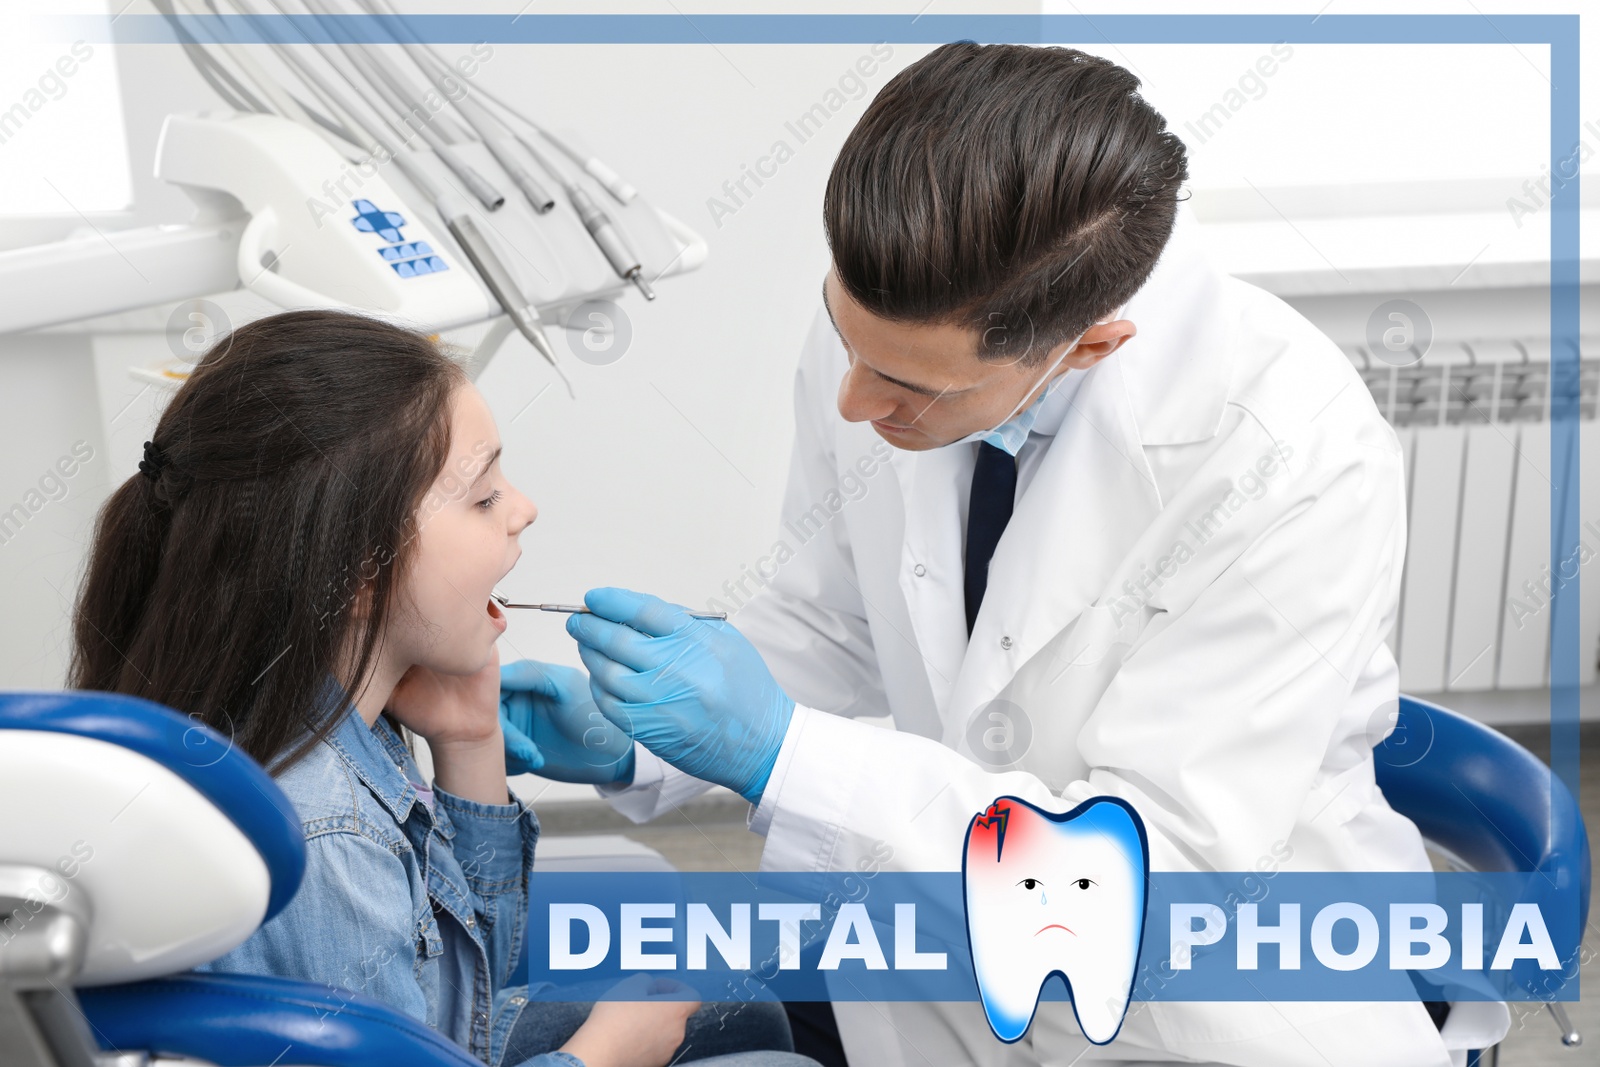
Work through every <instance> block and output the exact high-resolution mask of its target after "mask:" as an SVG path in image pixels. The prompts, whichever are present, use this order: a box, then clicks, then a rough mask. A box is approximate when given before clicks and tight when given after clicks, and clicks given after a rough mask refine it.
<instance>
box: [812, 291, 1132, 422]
mask: <svg viewBox="0 0 1600 1067" xmlns="http://www.w3.org/2000/svg"><path fill="white" fill-rule="evenodd" d="M822 298H823V303H824V304H825V306H826V307H827V309H828V313H829V315H830V316H831V317H832V318H833V326H834V329H835V330H837V331H838V332H839V339H840V341H841V342H843V344H844V348H845V352H846V353H847V354H848V356H849V359H850V369H849V370H847V371H846V372H845V375H844V378H843V379H842V380H841V381H840V382H839V414H840V415H842V416H844V418H845V419H846V421H849V422H870V423H872V428H873V429H874V430H876V431H877V432H878V434H879V436H881V437H882V438H883V439H884V440H885V441H887V442H889V443H890V444H891V445H894V446H895V447H896V448H904V449H908V450H910V451H913V452H920V451H923V450H926V449H930V448H939V447H941V446H943V445H947V444H949V443H950V442H952V441H958V440H960V439H961V438H963V437H966V436H967V435H968V434H971V433H976V432H978V431H980V430H987V429H990V428H992V427H994V426H996V425H998V424H1000V423H1002V422H1004V421H1005V420H1006V418H1007V417H1008V416H1009V415H1010V414H1011V413H1012V412H1013V411H1019V410H1022V409H1024V408H1026V407H1027V405H1028V404H1031V403H1032V402H1033V401H1034V399H1035V398H1036V397H1037V396H1038V395H1039V394H1040V393H1042V392H1044V390H1045V389H1046V388H1048V387H1049V385H1050V382H1051V381H1052V380H1054V379H1055V378H1058V377H1060V376H1061V375H1063V374H1066V373H1067V372H1068V371H1071V370H1085V369H1087V368H1089V367H1092V366H1094V364H1096V363H1098V362H1099V361H1100V360H1102V359H1104V358H1105V357H1106V356H1109V355H1110V354H1111V353H1112V352H1115V351H1116V350H1117V349H1118V348H1119V347H1121V345H1122V343H1123V342H1124V341H1126V340H1127V339H1128V338H1130V337H1132V336H1133V335H1134V327H1133V323H1131V322H1129V321H1127V320H1126V319H1119V320H1117V321H1115V322H1103V323H1097V324H1095V325H1094V326H1092V327H1090V328H1089V331H1088V332H1087V333H1085V334H1084V335H1083V337H1082V338H1080V339H1079V340H1078V341H1077V342H1076V343H1075V344H1074V343H1073V342H1071V341H1066V342H1063V343H1062V344H1061V345H1059V346H1058V347H1056V348H1054V349H1052V350H1051V351H1050V353H1049V354H1048V355H1047V356H1046V357H1045V358H1044V359H1043V360H1036V361H1032V362H1030V363H1029V364H1028V365H1026V366H1024V365H1023V364H1021V363H1019V362H1016V361H1014V360H1001V361H998V362H994V361H989V362H986V361H984V360H980V359H979V358H978V357H977V351H978V342H979V341H980V340H981V337H980V334H979V332H978V331H975V330H969V329H966V328H964V327H961V326H956V325H948V324H947V325H927V324H921V323H916V324H908V323H901V322H892V321H890V320H888V319H885V318H880V317H879V316H877V315H874V314H872V313H871V312H870V311H868V310H867V309H866V308H864V307H862V306H861V305H860V304H858V303H856V301H855V300H854V299H852V298H851V297H850V295H849V294H848V293H847V292H845V289H844V286H842V285H840V284H839V279H838V278H837V277H835V276H834V273H833V271H831V270H830V271H829V272H828V276H827V277H826V278H825V279H823V283H822ZM1063 352H1065V353H1066V355H1065V358H1062V354H1063ZM1058 359H1059V360H1060V365H1059V366H1057V367H1056V369H1055V370H1054V371H1053V372H1050V373H1049V374H1048V376H1045V375H1046V372H1047V371H1049V369H1050V367H1051V365H1052V364H1054V363H1056V361H1057V360H1058Z"/></svg>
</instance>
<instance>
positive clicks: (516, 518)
mask: <svg viewBox="0 0 1600 1067" xmlns="http://www.w3.org/2000/svg"><path fill="white" fill-rule="evenodd" d="M536 515H537V511H536V509H535V508H534V506H533V504H532V502H530V501H529V500H528V499H527V498H526V497H524V496H523V495H522V494H521V493H519V492H518V491H517V490H516V489H515V488H514V487H513V486H512V485H511V484H510V482H508V481H507V480H506V477H505V474H504V473H503V471H502V470H501V465H500V436H499V433H498V431H497V430H496V428H495V423H494V419H493V418H492V417H491V416H490V413H489V409H488V406H487V405H486V404H485V403H484V400H483V397H482V396H481V395H479V393H478V391H477V389H476V388H474V387H473V386H472V384H471V383H470V382H469V381H467V379H466V377H465V375H464V374H463V373H462V371H461V370H460V368H459V367H458V366H457V365H456V364H455V363H454V362H453V361H452V360H451V359H450V358H449V357H448V356H447V355H445V354H444V353H443V352H441V351H440V350H439V349H438V348H437V347H436V346H435V345H434V344H433V343H432V342H431V341H430V340H428V339H427V338H425V337H423V336H421V335H419V334H416V333H412V332H409V331H407V330H403V329H400V328H398V327H395V326H391V325H388V324H385V323H382V322H379V321H376V320H373V319H367V318H363V317H359V316H355V315H347V314H342V313H337V312H326V311H314V312H313V311H307V312H291V313H287V314H282V315H277V316H274V317H272V318H267V319H262V320H259V321H257V322H253V323H251V324H249V325H247V326H245V327H243V328H241V329H239V330H236V331H234V332H233V333H232V334H231V335H230V336H227V337H225V338H223V339H222V340H221V341H219V342H218V344H217V345H216V346H215V347H214V348H213V349H212V350H211V351H210V352H208V353H207V354H206V356H205V358H204V359H203V360H201V362H200V363H199V365H198V366H197V367H196V368H195V370H194V373H193V374H192V375H191V376H190V378H189V380H188V381H187V382H186V383H184V385H183V386H182V388H180V389H179V390H178V393H177V396H176V397H175V398H174V399H173V401H172V403H171V405H170V406H169V407H168V408H167V410H166V412H165V413H164V414H163V415H162V417H161V421H160V423H159V425H158V426H157V427H156V431H155V435H154V438H153V439H152V440H151V441H150V442H147V443H146V445H145V458H144V460H143V462H141V463H140V464H139V473H138V474H136V475H134V476H133V477H131V478H129V479H128V480H127V481H126V482H125V483H124V484H123V485H122V486H120V487H119V488H118V489H117V490H116V491H115V492H114V493H113V494H112V496H111V499H110V500H109V501H108V502H107V503H106V505H105V507H104V509H103V510H102V511H101V513H100V516H99V521H98V524H97V526H96V529H95V539H94V546H93V551H92V554H91V558H90V562H89V570H88V574H87V577H86V579H85V581H84V585H83V588H82V591H81V593H80V596H79V601H78V605H77V614H76V616H75V624H74V636H75V642H76V645H75V650H74V656H73V663H72V674H71V684H72V685H73V687H75V688H80V689H102V690H114V691H117V692H122V693H129V694H132V695H134V696H139V697H144V698H146V699H149V700H154V701H158V702H160V703H162V704H165V705H167V706H169V707H172V708H175V709H177V710H178V711H181V712H186V713H188V714H190V715H193V716H195V717H196V718H199V719H201V720H202V721H204V722H205V723H206V724H208V725H210V726H211V727H213V728H215V729H216V730H217V731H219V732H220V733H222V734H223V735H224V736H226V737H229V738H231V739H232V741H233V743H234V744H236V745H238V746H239V747H241V748H242V749H243V750H244V751H245V752H247V753H249V754H250V755H251V756H252V757H254V758H255V759H256V760H257V762H259V763H261V764H262V765H263V766H265V767H266V768H267V769H268V771H269V772H271V773H272V775H273V776H274V777H275V778H276V779H277V781H278V783H279V785H281V786H282V788H283V790H284V792H285V793H286V794H287V795H288V797H289V799H290V800H291V801H292V802H293V804H294V806H295V808H296V810H297V812H298V813H299V815H300V818H301V820H302V825H303V827H304V830H305V837H306V852H307V857H306V873H305V880H304V882H303V883H302V884H301V886H300V889H299V891H298V893H297V894H296V895H295V897H294V899H293V901H291V902H290V904H289V906H288V907H287V908H285V909H284V911H283V912H282V913H281V914H279V915H278V916H276V917H275V918H274V919H273V920H272V921H271V922H268V923H267V924H265V925H264V926H262V927H261V928H260V929H259V930H257V931H256V933H255V934H253V935H252V936H251V937H250V938H249V939H248V940H247V941H245V942H244V944H242V945H240V946H239V947H238V948H236V949H234V950H233V951H232V952H229V953H228V954H227V955H225V956H223V957H222V958H221V959H219V960H216V961H214V962H213V963H211V964H209V965H208V966H207V967H205V968H202V969H203V970H216V971H231V972H249V973H258V974H271V975H280V976H283V977H290V978H298V979H304V980H310V981H317V982H325V983H328V984H331V985H335V986H340V987H343V988H344V989H348V990H352V991H354V992H356V993H360V994H365V995H366V996H369V997H373V998H376V999H378V1000H380V1001H384V1002H386V1003H388V1004H390V1005H392V1006H393V1007H395V1008H397V1009H399V1010H401V1011H404V1012H406V1013H407V1014H409V1015H412V1016H414V1017H415V1018H417V1019H419V1020H421V1021H423V1022H425V1023H427V1024H429V1025H430V1026H433V1027H434V1028H435V1029H437V1030H438V1031H439V1032H440V1033H442V1034H445V1035H447V1036H448V1037H450V1038H451V1039H453V1040H454V1041H456V1042H457V1043H458V1044H460V1045H461V1046H462V1047H463V1048H465V1049H466V1050H467V1051H468V1052H470V1053H471V1054H472V1055H473V1056H475V1057H477V1058H478V1059H479V1060H482V1061H483V1062H484V1063H485V1064H486V1065H489V1067H512V1065H516V1064H527V1065H537V1067H547V1065H548V1067H555V1065H563V1067H571V1065H572V1064H575V1063H576V1064H580V1065H587V1067H662V1065H664V1064H666V1063H668V1062H669V1061H671V1060H673V1059H674V1058H675V1057H678V1058H681V1059H683V1060H694V1059H702V1058H703V1057H706V1056H710V1055H715V1054H719V1053H722V1054H725V1053H730V1052H735V1051H736V1050H789V1049H792V1048H793V1045H792V1043H791V1038H790V1035H789V1030H788V1025H787V1022H786V1021H785V1017H784V1015H783V1012H782V1009H781V1007H779V1006H778V1005H775V1004H766V1005H758V1004H745V1005H741V1006H739V1007H738V1008H737V1010H731V1009H732V1006H728V1007H729V1009H730V1010H724V1011H720V1012H719V1011H717V1010H716V1009H714V1008H712V1007H706V1008H703V1009H700V1010H699V1011H697V1010H696V1009H697V1008H698V1007H699V1005H698V1004H697V1003H695V1002H694V1001H693V1000H687V999H671V998H669V997H668V996H665V995H662V994H665V993H670V992H672V990H671V989H668V988H658V987H662V986H665V985H666V984H664V983H653V982H651V981H650V980H649V979H646V978H643V977H638V978H635V979H632V980H630V982H631V985H630V986H629V991H631V992H637V994H638V996H637V998H635V999H634V1000H629V1001H623V1000H613V999H608V1000H603V1001H601V1002H599V1003H597V1004H595V1005H593V1007H592V1008H587V1009H585V1010H584V1011H580V1012H578V1013H577V1016H576V1018H574V1012H573V1009H572V1007H571V1006H568V1005H552V1006H546V1005H543V1004H541V1003H540V1002H539V1001H538V1000H537V999H533V1000H531V1001H530V997H529V990H528V989H527V987H525V986H512V985H507V978H508V977H509V976H510V975H511V974H512V973H513V971H514V970H515V968H516V966H517V963H518V961H519V959H520V956H521V954H522V953H523V952H524V951H526V949H525V943H524V937H525V927H526V925H527V907H528V896H527V880H528V876H529V872H530V869H531V868H532V866H533V858H534V845H535V843H536V841H537V840H538V837H539V824H538V821H537V820H536V819H535V818H534V815H533V812H532V811H531V810H530V809H529V808H528V807H527V806H526V805H525V804H523V803H522V801H520V800H519V799H518V798H516V797H515V796H512V795H511V794H510V793H509V792H508V790H507V788H506V765H505V752H504V747H503V745H504V742H503V740H502V736H501V731H500V722H499V677H500V675H499V660H498V656H497V653H496V648H495V642H496V639H497V638H498V637H499V636H500V635H501V633H503V632H504V631H505V626H506V624H505V619H504V617H503V616H502V615H501V613H500V611H499V609H498V607H496V606H495V605H494V604H493V603H492V602H491V601H490V598H489V594H490V592H491V590H493V588H494V586H495V584H496V583H497V582H499V581H500V579H501V578H502V577H504V576H505V574H506V572H508V571H509V570H511V568H512V567H513V566H514V565H515V564H516V562H517V559H518V557H519V556H520V555H521V551H522V550H521V549H520V548H519V547H518V545H517V538H518V535H520V534H521V533H522V531H523V530H524V529H526V528H527V526H528V525H529V524H530V523H532V522H533V520H534V518H535V517H536ZM400 727H405V728H408V729H409V730H410V731H411V732H412V733H414V734H416V735H419V736H421V737H423V738H424V739H426V741H427V742H428V748H429V750H430V751H431V753H432V755H433V767H434V777H433V782H432V783H431V786H430V784H429V783H426V782H424V781H423V778H422V775H421V774H420V772H419V771H418V768H417V764H416V762H415V760H414V759H413V758H412V755H411V752H410V750H409V745H408V743H407V741H406V740H404V739H403V735H402V734H401V732H400V730H399V728H400ZM679 992H680V993H681V987H680V988H679ZM653 994H654V995H653ZM580 1024H581V1025H580ZM680 1046H686V1047H683V1048H681V1051H680ZM716 1062H718V1063H719V1064H734V1063H737V1064H740V1065H754V1064H771V1065H777V1064H785V1065H798V1064H811V1063H812V1061H810V1060H806V1059H803V1058H801V1057H798V1056H794V1055H793V1054H792V1053H787V1052H786V1051H747V1052H741V1053H739V1054H737V1055H732V1056H721V1055H717V1056H716Z"/></svg>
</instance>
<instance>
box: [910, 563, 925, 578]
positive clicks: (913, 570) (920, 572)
mask: <svg viewBox="0 0 1600 1067" xmlns="http://www.w3.org/2000/svg"><path fill="white" fill-rule="evenodd" d="M911 573H912V574H915V575H916V576H917V577H918V578H921V577H922V576H923V575H924V574H927V573H928V568H926V567H924V566H923V565H922V564H920V563H919V564H917V565H916V566H915V567H912V568H911Z"/></svg>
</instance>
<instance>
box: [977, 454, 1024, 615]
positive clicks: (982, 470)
mask: <svg viewBox="0 0 1600 1067" xmlns="http://www.w3.org/2000/svg"><path fill="white" fill-rule="evenodd" d="M1016 500H1017V459H1016V457H1015V456H1013V455H1011V453H1009V452H1007V451H1006V450H1005V449H1003V448H996V447H995V446H994V445H991V444H990V443H989V442H987V441H984V442H982V443H980V444H979V445H978V462H977V465H976V466H974V467H973V468H972V495H971V496H970V497H968V499H967V558H966V574H965V576H964V578H965V592H966V597H967V634H968V635H969V636H970V635H971V634H972V626H973V624H974V623H975V622H977V621H978V608H980V607H982V606H983V593H984V590H985V589H987V588H988V586H989V560H990V559H992V558H993V557H994V549H995V546H996V545H998V544H999V543H1000V535H1001V534H1003V533H1005V532H1006V523H1008V522H1010V521H1011V509H1012V508H1013V507H1014V506H1015V504H1016Z"/></svg>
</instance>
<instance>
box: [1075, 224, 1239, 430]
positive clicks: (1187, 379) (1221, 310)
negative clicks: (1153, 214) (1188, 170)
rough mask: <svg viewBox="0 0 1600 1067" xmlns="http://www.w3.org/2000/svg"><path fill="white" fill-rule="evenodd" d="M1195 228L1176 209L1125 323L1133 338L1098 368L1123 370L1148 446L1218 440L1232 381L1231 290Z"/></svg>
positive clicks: (1233, 323)
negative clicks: (1162, 246) (1117, 365)
mask: <svg viewBox="0 0 1600 1067" xmlns="http://www.w3.org/2000/svg"><path fill="white" fill-rule="evenodd" d="M1199 229H1200V224H1199V223H1198V222H1196V221H1195V219H1194V216H1193V215H1192V214H1191V213H1190V212H1189V210H1188V208H1187V207H1184V206H1182V205H1180V206H1179V209H1178V217H1177V221H1176V223H1175V224H1174V226H1173V229H1172V237H1171V238H1170V239H1169V240H1168V241H1167V247H1166V248H1165V249H1164V250H1163V251H1162V253H1161V259H1160V260H1159V261H1157V263H1156V267H1155V270H1154V271H1152V272H1151V274H1150V278H1149V279H1148V280H1147V281H1146V282H1145V284H1144V287H1143V288H1142V289H1140V290H1139V291H1138V292H1137V293H1135V294H1134V296H1133V299H1132V300H1130V301H1128V306H1127V308H1126V310H1124V311H1123V313H1122V317H1123V318H1125V319H1128V320H1130V321H1132V322H1133V324H1134V326H1135V327H1136V328H1137V330H1138V333H1137V334H1136V335H1135V336H1134V337H1133V338H1132V339H1130V340H1129V341H1128V342H1127V343H1125V344H1124V345H1123V346H1122V347H1121V348H1119V349H1117V351H1116V352H1114V353H1112V354H1111V355H1110V356H1109V357H1107V358H1106V360H1104V361H1103V362H1108V363H1109V362H1112V361H1116V362H1119V363H1121V364H1122V367H1123V370H1124V373H1125V379H1126V382H1127V390H1128V405H1129V408H1130V410H1131V411H1132V414H1133V418H1134V423H1135V425H1136V426H1137V427H1138V436H1139V441H1140V443H1142V444H1145V445H1184V444H1191V443H1193V442H1196V441H1208V440H1210V439H1211V438H1213V437H1215V436H1216V435H1217V431H1218V429H1219V428H1220V427H1221V425H1222V415H1223V411H1224V409H1225V407H1226V406H1227V402H1228V389H1229V386H1230V384H1231V382H1232V377H1233V347H1234V344H1233V339H1234V334H1235V326H1236V322H1237V320H1236V316H1235V315H1233V314H1231V313H1230V312H1229V310H1228V308H1229V307H1230V305H1231V302H1230V301H1229V299H1228V293H1227V287H1228V286H1230V285H1233V284H1236V283H1234V282H1233V281H1232V279H1230V278H1228V277H1227V276H1226V275H1224V274H1223V273H1221V272H1220V271H1218V270H1217V269H1216V267H1215V266H1213V265H1212V263H1211V261H1210V259H1209V258H1208V256H1207V255H1206V252H1205V248H1204V245H1203V240H1202V236H1201V234H1200V232H1199Z"/></svg>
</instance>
